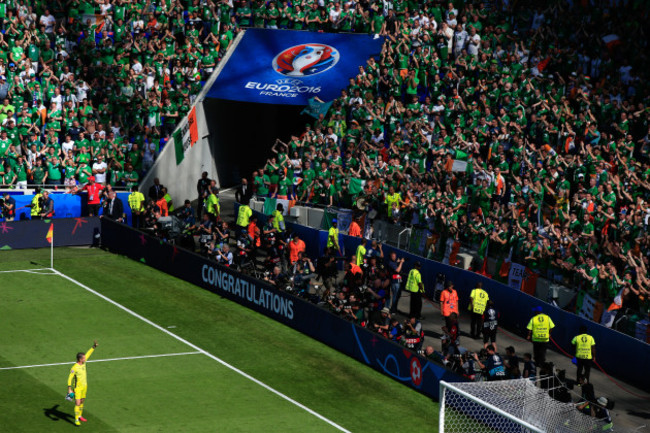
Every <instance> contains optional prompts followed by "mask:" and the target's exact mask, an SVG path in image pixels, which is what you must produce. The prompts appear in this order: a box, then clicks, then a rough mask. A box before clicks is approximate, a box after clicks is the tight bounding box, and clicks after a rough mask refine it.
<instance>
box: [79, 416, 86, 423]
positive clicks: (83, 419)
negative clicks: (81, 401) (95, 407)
mask: <svg viewBox="0 0 650 433" xmlns="http://www.w3.org/2000/svg"><path fill="white" fill-rule="evenodd" d="M79 421H81V422H86V421H88V420H87V419H86V418H84V417H82V416H80V417H79Z"/></svg>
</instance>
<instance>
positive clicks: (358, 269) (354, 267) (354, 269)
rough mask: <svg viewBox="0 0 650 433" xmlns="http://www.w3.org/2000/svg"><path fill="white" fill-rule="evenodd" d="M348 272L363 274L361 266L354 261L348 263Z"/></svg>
mask: <svg viewBox="0 0 650 433" xmlns="http://www.w3.org/2000/svg"><path fill="white" fill-rule="evenodd" d="M350 272H352V274H354V275H356V274H363V271H362V270H361V267H359V266H358V265H357V264H356V263H350Z"/></svg>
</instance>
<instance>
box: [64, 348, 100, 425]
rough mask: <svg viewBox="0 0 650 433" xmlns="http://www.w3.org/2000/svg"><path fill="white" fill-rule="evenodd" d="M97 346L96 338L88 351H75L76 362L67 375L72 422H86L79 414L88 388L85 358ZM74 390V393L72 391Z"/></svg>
mask: <svg viewBox="0 0 650 433" xmlns="http://www.w3.org/2000/svg"><path fill="white" fill-rule="evenodd" d="M96 347H97V340H95V342H94V343H93V347H91V348H90V349H89V350H88V352H86V353H83V352H79V353H77V362H76V363H75V364H74V365H73V366H72V368H71V369H70V376H68V398H69V399H70V400H72V399H74V400H75V407H74V424H75V425H81V422H80V421H84V422H86V419H85V418H83V417H82V416H81V414H82V413H83V410H84V401H85V400H86V391H87V390H88V378H87V376H86V360H88V358H90V355H92V353H93V352H94V351H95V348H96ZM73 392H74V393H73Z"/></svg>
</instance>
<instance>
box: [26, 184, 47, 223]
mask: <svg viewBox="0 0 650 433" xmlns="http://www.w3.org/2000/svg"><path fill="white" fill-rule="evenodd" d="M41 197H43V195H42V194H41V189H40V188H36V189H35V190H34V197H33V198H32V202H31V203H30V204H28V205H27V207H29V208H31V212H30V218H31V219H33V220H40V219H41Z"/></svg>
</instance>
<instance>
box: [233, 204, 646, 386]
mask: <svg viewBox="0 0 650 433" xmlns="http://www.w3.org/2000/svg"><path fill="white" fill-rule="evenodd" d="M238 207H239V205H238V204H236V205H235V212H237V209H238ZM255 214H256V215H257V217H258V219H259V223H258V224H260V225H263V224H264V223H265V221H266V218H267V217H266V216H265V215H264V214H262V213H259V212H255ZM287 226H288V227H289V228H290V230H292V231H294V232H297V233H298V234H299V235H300V238H301V239H302V240H304V241H305V244H306V245H307V253H308V254H309V255H310V256H311V257H320V256H321V255H322V253H323V251H324V250H325V246H326V245H327V236H328V234H327V232H326V231H323V230H317V229H314V228H311V227H305V226H301V225H298V224H292V223H288V224H287ZM360 241H361V240H360V238H355V237H352V236H347V235H341V241H340V243H341V247H342V250H343V254H345V255H347V256H350V255H352V254H353V253H354V252H355V251H356V249H357V246H358V245H359V243H360ZM383 250H384V255H388V254H390V253H391V252H392V251H395V252H397V253H398V255H399V256H400V257H404V258H405V259H406V261H405V268H406V269H410V268H412V267H413V265H414V264H415V262H416V261H419V262H420V263H422V269H421V272H422V282H423V283H424V287H425V289H426V296H427V297H428V298H429V299H433V298H434V293H435V289H436V287H435V286H436V282H437V281H439V276H442V277H443V278H444V280H446V281H452V282H453V283H454V287H455V288H456V291H457V292H458V297H459V298H460V311H463V310H466V309H467V305H468V304H469V295H470V292H471V291H472V289H473V288H474V287H476V284H477V283H479V282H480V283H483V289H484V290H485V291H487V292H488V294H489V295H490V299H492V300H493V301H494V303H495V306H496V308H497V310H499V311H501V312H502V313H501V317H500V320H499V325H500V326H502V327H504V328H506V329H508V330H510V331H512V332H514V333H516V334H518V335H519V336H523V335H526V333H527V330H526V326H527V325H528V321H529V320H530V318H531V316H532V314H533V313H532V311H531V310H532V308H533V307H535V306H538V305H541V306H543V308H544V313H546V314H548V315H549V316H550V317H551V319H552V320H553V322H554V323H555V325H556V326H555V328H554V329H553V332H552V333H551V338H552V339H553V340H554V341H555V343H556V344H557V345H558V346H559V347H561V348H562V350H564V351H565V352H568V353H574V349H573V346H572V345H571V340H572V339H573V337H574V336H576V335H578V334H579V332H578V330H579V328H580V326H581V325H584V326H586V327H587V329H588V330H589V334H591V335H592V336H593V337H594V339H595V340H596V345H597V346H596V347H598V348H599V349H598V356H597V362H598V363H599V364H600V366H601V367H602V368H603V369H604V370H605V371H606V372H607V374H609V375H611V376H614V377H616V378H619V379H622V380H624V381H626V382H628V383H630V384H633V385H634V386H637V387H639V388H642V389H650V376H648V375H644V374H639V372H642V371H645V368H646V367H647V364H648V360H649V359H650V345H649V344H647V343H644V342H643V341H641V340H637V339H635V338H632V337H630V336H629V335H625V334H623V333H621V332H618V331H615V330H613V329H610V328H606V327H604V326H602V325H600V324H598V323H595V322H592V321H590V320H587V319H584V318H582V317H580V316H577V315H576V314H573V313H571V312H568V311H564V310H562V309H560V308H557V307H554V306H552V305H550V304H548V303H546V302H544V301H542V300H540V299H537V298H535V297H534V296H531V295H528V294H527V293H525V292H522V291H518V290H514V289H513V288H511V287H509V286H507V285H505V284H502V283H499V282H498V281H495V280H492V279H490V278H487V277H484V276H483V275H479V274H477V273H474V272H471V271H465V270H463V269H460V268H456V267H453V266H449V265H445V264H442V263H440V262H436V261H434V260H428V259H425V258H424V257H421V256H418V255H415V254H412V253H409V252H407V251H403V250H400V249H397V248H395V247H392V246H390V245H386V244H384V245H383ZM550 347H551V348H552V349H553V350H557V348H556V347H554V346H553V344H551V346H550Z"/></svg>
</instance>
